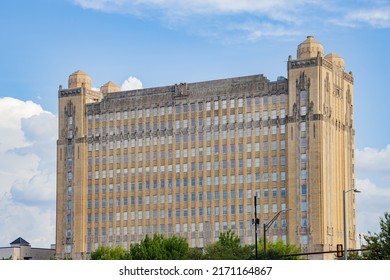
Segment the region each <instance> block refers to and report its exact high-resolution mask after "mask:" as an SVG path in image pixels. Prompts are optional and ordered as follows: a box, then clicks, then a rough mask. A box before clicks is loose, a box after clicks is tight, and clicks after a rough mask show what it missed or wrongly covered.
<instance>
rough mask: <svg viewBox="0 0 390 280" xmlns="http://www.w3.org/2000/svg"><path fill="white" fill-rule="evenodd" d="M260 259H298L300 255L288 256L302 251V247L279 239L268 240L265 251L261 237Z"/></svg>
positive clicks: (259, 242)
mask: <svg viewBox="0 0 390 280" xmlns="http://www.w3.org/2000/svg"><path fill="white" fill-rule="evenodd" d="M258 244H259V247H258V250H259V252H258V259H260V260H298V259H301V257H300V256H288V255H293V254H299V253H301V249H300V248H299V247H297V246H295V245H292V244H284V243H283V241H281V240H279V241H277V242H276V243H272V242H267V250H266V252H264V242H263V239H262V238H260V239H259V241H258Z"/></svg>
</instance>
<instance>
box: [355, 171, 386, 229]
mask: <svg viewBox="0 0 390 280" xmlns="http://www.w3.org/2000/svg"><path fill="white" fill-rule="evenodd" d="M356 188H357V189H358V190H359V191H361V193H359V194H357V195H356V207H357V209H356V212H357V213H356V217H357V228H358V233H363V234H367V233H368V231H370V232H371V233H374V232H379V231H380V228H379V218H380V217H383V214H384V213H385V212H390V203H389V202H390V188H381V187H378V186H376V185H375V184H374V183H373V182H372V181H371V180H370V179H368V178H365V179H357V180H356Z"/></svg>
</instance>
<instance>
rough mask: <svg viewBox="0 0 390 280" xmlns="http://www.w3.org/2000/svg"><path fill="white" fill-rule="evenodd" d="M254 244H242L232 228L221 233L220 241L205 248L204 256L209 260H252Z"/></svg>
mask: <svg viewBox="0 0 390 280" xmlns="http://www.w3.org/2000/svg"><path fill="white" fill-rule="evenodd" d="M253 248H254V247H253V246H250V245H244V246H242V245H241V244H240V238H239V237H238V236H236V235H235V233H234V232H233V231H231V230H228V231H227V232H223V233H221V234H220V235H219V240H218V242H215V243H213V244H211V245H209V246H207V247H206V248H205V253H204V258H205V259H208V260H250V259H253V256H254V251H253Z"/></svg>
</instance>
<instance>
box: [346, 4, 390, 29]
mask: <svg viewBox="0 0 390 280" xmlns="http://www.w3.org/2000/svg"><path fill="white" fill-rule="evenodd" d="M344 21H346V22H349V23H366V24H369V25H371V26H373V27H378V28H389V27H390V7H380V8H374V9H364V10H363V9H362V10H355V11H351V12H349V13H347V15H346V16H345V18H344Z"/></svg>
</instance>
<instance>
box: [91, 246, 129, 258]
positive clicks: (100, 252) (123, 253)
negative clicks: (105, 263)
mask: <svg viewBox="0 0 390 280" xmlns="http://www.w3.org/2000/svg"><path fill="white" fill-rule="evenodd" d="M91 260H131V255H130V252H129V251H128V250H126V249H124V248H122V247H115V248H110V247H99V248H97V249H96V251H94V252H92V253H91Z"/></svg>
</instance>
